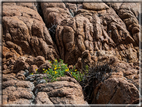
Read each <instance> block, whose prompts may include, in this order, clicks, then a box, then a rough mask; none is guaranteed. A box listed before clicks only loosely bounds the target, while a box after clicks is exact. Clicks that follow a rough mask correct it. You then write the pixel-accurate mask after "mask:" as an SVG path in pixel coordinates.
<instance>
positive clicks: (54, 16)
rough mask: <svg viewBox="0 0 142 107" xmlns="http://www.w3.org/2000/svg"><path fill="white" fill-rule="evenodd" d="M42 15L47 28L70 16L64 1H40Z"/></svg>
mask: <svg viewBox="0 0 142 107" xmlns="http://www.w3.org/2000/svg"><path fill="white" fill-rule="evenodd" d="M41 8H42V10H43V16H44V20H45V23H46V25H47V27H48V28H50V27H52V25H56V24H60V23H61V21H62V20H64V19H66V18H69V17H71V16H70V13H69V11H68V9H67V8H66V6H65V4H64V3H41Z"/></svg>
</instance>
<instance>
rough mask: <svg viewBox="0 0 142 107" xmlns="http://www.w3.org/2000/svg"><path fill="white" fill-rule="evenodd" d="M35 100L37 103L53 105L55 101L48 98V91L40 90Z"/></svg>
mask: <svg viewBox="0 0 142 107" xmlns="http://www.w3.org/2000/svg"><path fill="white" fill-rule="evenodd" d="M35 102H36V104H52V106H53V103H52V102H51V101H50V99H49V98H48V95H47V93H46V92H39V93H38V94H37V97H36V100H35Z"/></svg>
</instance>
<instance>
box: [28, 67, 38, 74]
mask: <svg viewBox="0 0 142 107" xmlns="http://www.w3.org/2000/svg"><path fill="white" fill-rule="evenodd" d="M37 70H38V67H37V66H36V65H31V66H30V68H29V73H36V72H37Z"/></svg>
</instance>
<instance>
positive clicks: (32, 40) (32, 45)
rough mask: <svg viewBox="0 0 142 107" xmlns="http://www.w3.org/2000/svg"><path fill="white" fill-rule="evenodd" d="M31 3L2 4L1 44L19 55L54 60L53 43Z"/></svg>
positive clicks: (55, 54) (55, 55)
mask: <svg viewBox="0 0 142 107" xmlns="http://www.w3.org/2000/svg"><path fill="white" fill-rule="evenodd" d="M11 5H12V6H11ZM32 5H33V3H31V4H28V5H27V4H26V3H13V4H5V3H4V4H3V29H4V30H3V46H6V47H9V48H10V49H13V50H14V51H16V52H17V53H18V54H20V55H24V54H28V55H33V56H43V57H44V58H45V59H47V58H48V59H50V60H54V59H55V57H56V58H57V57H58V55H57V53H56V51H55V48H54V43H53V41H52V39H51V36H50V34H49V32H48V30H47V28H46V26H45V23H44V22H43V20H42V18H41V16H40V15H39V13H38V12H37V11H36V7H35V6H32ZM8 56H9V55H8Z"/></svg>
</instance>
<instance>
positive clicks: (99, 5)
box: [83, 3, 109, 11]
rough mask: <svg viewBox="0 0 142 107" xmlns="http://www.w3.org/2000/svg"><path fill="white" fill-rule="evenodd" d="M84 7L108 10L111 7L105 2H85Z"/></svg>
mask: <svg viewBox="0 0 142 107" xmlns="http://www.w3.org/2000/svg"><path fill="white" fill-rule="evenodd" d="M83 8H84V9H88V10H96V11H99V10H106V9H108V8H109V7H108V6H107V5H106V4H105V3H83Z"/></svg>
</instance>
